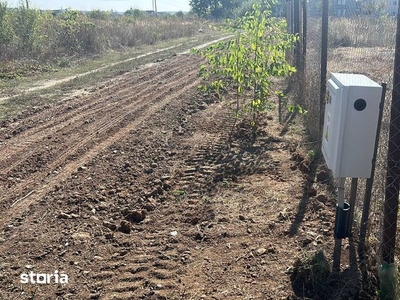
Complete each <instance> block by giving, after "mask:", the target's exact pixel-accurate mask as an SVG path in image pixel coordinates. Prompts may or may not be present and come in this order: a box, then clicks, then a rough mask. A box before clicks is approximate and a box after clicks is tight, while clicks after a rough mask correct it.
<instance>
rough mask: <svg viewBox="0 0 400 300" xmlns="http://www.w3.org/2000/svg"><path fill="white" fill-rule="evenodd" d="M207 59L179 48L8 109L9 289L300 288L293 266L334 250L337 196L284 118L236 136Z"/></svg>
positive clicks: (0, 173)
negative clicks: (204, 85)
mask: <svg viewBox="0 0 400 300" xmlns="http://www.w3.org/2000/svg"><path fill="white" fill-rule="evenodd" d="M201 63H202V61H201V59H200V58H199V57H196V56H194V55H190V54H183V55H178V56H175V57H172V58H170V59H168V60H165V61H162V62H158V63H155V64H152V65H148V66H147V67H142V68H140V69H138V70H134V71H131V72H127V73H124V74H122V75H120V76H119V77H118V78H114V79H113V80H112V81H110V82H108V83H105V84H101V85H99V86H97V87H94V88H93V89H91V92H90V93H89V94H87V95H81V96H77V97H75V98H74V99H71V100H69V101H66V102H65V101H63V102H60V103H58V104H55V105H51V106H50V105H49V106H44V107H36V108H34V109H32V110H31V111H29V112H25V113H24V114H22V115H21V116H20V117H18V118H14V119H10V120H6V121H2V123H1V124H0V125H1V126H0V195H1V203H0V205H1V214H0V259H1V260H0V283H1V285H0V298H1V299H287V298H288V297H292V298H290V299H296V297H297V296H296V293H297V292H296V291H294V287H296V283H294V280H293V278H291V276H290V270H291V269H293V265H294V263H295V261H296V258H297V256H298V253H299V252H301V251H306V252H312V251H313V250H315V249H325V250H326V251H327V252H328V253H329V252H330V251H331V249H332V238H331V229H332V218H333V213H334V201H333V200H332V199H330V197H329V194H328V191H327V190H328V188H327V187H326V185H325V184H324V183H323V182H317V180H314V178H310V176H309V175H310V166H308V165H307V160H306V155H305V154H304V150H302V149H301V147H297V146H296V145H298V144H299V141H300V139H301V137H300V134H299V133H296V132H295V133H293V132H292V133H290V134H287V128H284V127H283V125H280V124H278V123H277V121H276V118H274V117H270V118H269V120H268V123H267V126H266V127H265V130H264V131H263V132H262V133H263V134H260V136H259V138H258V139H257V141H255V142H254V143H252V144H249V143H248V142H247V141H246V139H245V135H243V136H242V135H239V136H237V137H236V138H234V140H233V142H232V143H231V144H229V147H228V135H229V129H230V126H231V125H232V120H231V117H230V114H228V109H227V106H226V105H225V104H224V103H222V102H214V99H210V98H207V97H205V96H204V95H202V94H201V93H199V92H198V91H197V88H196V87H197V85H198V84H199V83H200V80H199V78H198V76H197V72H198V67H199V66H200V64H201ZM300 133H301V132H300ZM302 151H303V152H302ZM317 195H318V196H320V197H319V198H318V197H315V196H317ZM321 195H322V196H321ZM310 197H311V198H310ZM37 274H42V275H43V276H42V275H39V277H37V276H36V275H37ZM45 274H48V275H52V276H47V275H46V276H45ZM55 274H56V275H57V276H56V275H55ZM61 275H63V276H61ZM64 275H65V276H64ZM35 276H36V277H35ZM41 276H42V277H41ZM66 276H67V277H68V283H65V282H60V279H61V278H64V279H65V277H66ZM27 278H29V280H28V281H29V282H23V281H24V280H23V279H27ZM44 278H46V280H47V281H48V282H46V283H37V282H33V281H41V280H42V281H43V280H44ZM346 295H347V296H348V294H346Z"/></svg>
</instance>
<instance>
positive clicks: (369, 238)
mask: <svg viewBox="0 0 400 300" xmlns="http://www.w3.org/2000/svg"><path fill="white" fill-rule="evenodd" d="M324 5H325V9H327V10H325V14H326V13H327V17H326V19H325V22H327V25H328V26H327V32H326V30H325V31H324V18H323V17H324V15H323V12H324ZM296 7H299V11H297V8H296ZM295 14H298V16H295ZM396 14H397V3H396V1H387V5H385V6H379V5H377V4H376V3H374V2H373V1H372V2H371V1H368V2H365V1H355V0H332V1H329V2H328V0H322V1H321V0H320V1H318V0H314V1H312V0H310V1H306V0H304V1H303V2H301V1H300V0H288V2H287V21H288V30H290V31H291V32H292V33H295V34H299V36H300V44H301V46H300V47H302V51H301V58H300V63H301V64H302V65H301V67H302V69H301V72H299V74H297V76H298V78H297V81H299V80H300V81H301V84H302V85H303V87H301V88H299V97H298V100H296V101H299V104H301V105H303V106H304V108H305V109H306V110H307V111H308V115H307V116H306V122H305V123H306V128H307V132H308V137H309V139H310V140H311V141H313V142H315V145H316V147H319V145H320V143H321V138H322V134H321V119H322V118H323V114H324V106H323V101H324V97H325V95H324V94H323V93H324V90H326V85H324V84H326V80H327V79H329V76H330V73H354V74H363V75H366V76H367V77H369V78H371V79H372V80H374V81H375V82H377V83H387V93H386V97H385V104H384V111H383V118H382V123H381V129H380V133H379V145H378V149H377V157H376V170H375V178H374V182H373V185H372V189H371V204H370V207H369V210H368V211H367V212H365V209H364V212H363V208H364V198H365V196H366V195H365V191H366V180H365V179H360V180H359V181H358V185H357V188H356V190H357V201H356V205H355V208H354V222H353V237H354V240H355V242H356V243H357V242H358V243H361V245H359V250H361V251H359V252H360V257H359V259H360V260H361V263H360V264H361V265H362V264H366V263H368V264H369V266H372V267H373V268H375V270H378V268H379V265H381V264H383V263H384V262H393V260H395V259H397V260H400V250H399V241H398V239H397V241H396V233H397V231H398V230H399V229H398V226H397V215H398V190H399V183H400V92H398V93H396V88H398V89H399V91H400V86H397V85H400V82H399V81H396V78H395V77H396V76H394V74H397V73H398V76H399V77H398V78H397V79H398V80H400V58H399V59H398V60H396V64H397V66H396V67H395V68H394V64H395V55H396V32H397V27H396V26H397V18H396V16H395V15H396ZM296 20H298V22H300V23H301V24H303V26H301V25H299V26H296V25H294V24H292V23H293V22H296ZM304 24H305V26H304ZM296 28H300V30H299V31H297V32H296ZM324 39H325V40H324ZM325 43H326V46H327V49H325V48H324V44H325ZM397 50H400V49H397ZM324 52H325V54H326V58H327V61H325V60H324ZM397 54H399V55H400V53H397ZM298 63H299V62H296V64H298ZM324 65H326V67H327V70H326V75H325V76H327V78H324V71H325V70H324ZM394 70H395V72H394ZM393 90H394V91H395V92H394V94H393ZM392 95H393V97H392ZM392 98H393V101H392ZM371 134H374V133H372V132H371ZM389 134H390V136H389ZM388 162H389V163H388ZM350 180H351V179H350V178H348V179H347V181H346V187H347V192H346V194H347V195H348V194H349V193H350ZM388 199H389V200H388ZM363 213H367V214H368V215H367V216H366V217H365V216H364V217H363ZM362 220H366V222H362ZM360 235H361V236H360ZM363 235H364V236H363ZM364 246H365V247H364ZM364 250H365V253H364V252H363V251H364ZM364 254H365V255H364ZM366 260H368V262H366ZM381 288H382V286H381Z"/></svg>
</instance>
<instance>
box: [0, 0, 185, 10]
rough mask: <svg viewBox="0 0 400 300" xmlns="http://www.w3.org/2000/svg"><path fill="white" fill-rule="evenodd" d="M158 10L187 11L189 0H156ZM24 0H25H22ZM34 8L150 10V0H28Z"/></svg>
mask: <svg viewBox="0 0 400 300" xmlns="http://www.w3.org/2000/svg"><path fill="white" fill-rule="evenodd" d="M3 1H4V0H3ZM156 1H157V10H158V11H180V10H181V11H189V10H190V7H189V0H156ZM6 2H7V3H8V6H11V7H15V6H18V4H19V3H20V0H6ZM24 2H25V1H24ZM29 3H30V4H31V5H32V7H34V8H38V9H61V8H71V9H76V10H94V9H100V10H114V11H120V12H124V11H126V10H128V9H129V8H131V7H132V8H138V9H141V10H151V9H152V7H153V6H152V3H153V1H152V0H50V1H49V0H29Z"/></svg>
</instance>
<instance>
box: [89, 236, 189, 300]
mask: <svg viewBox="0 0 400 300" xmlns="http://www.w3.org/2000/svg"><path fill="white" fill-rule="evenodd" d="M136 235H137V237H140V241H141V242H140V246H138V247H134V248H130V249H129V250H128V251H129V252H128V253H127V254H125V255H123V256H118V257H116V256H114V257H111V258H108V259H107V260H105V261H103V263H104V265H102V266H101V267H100V268H99V269H98V270H97V271H95V272H94V273H93V274H92V275H91V278H92V280H93V281H95V282H96V284H97V285H99V286H102V297H101V299H104V300H106V299H107V300H108V299H110V300H111V299H121V300H122V299H125V300H128V299H147V298H146V297H149V296H151V295H152V294H155V293H157V294H158V295H159V294H167V295H168V294H171V293H173V292H174V291H176V290H177V287H178V285H179V268H180V259H181V257H182V253H180V252H181V251H180V250H178V249H176V247H173V246H172V245H173V244H174V240H173V238H170V239H168V238H166V237H167V236H168V233H167V232H155V233H149V232H146V233H141V232H137V234H136ZM156 241H158V242H156ZM160 248H161V249H162V250H160ZM116 270H117V271H116ZM116 273H117V274H118V280H117V281H115V280H113V278H116Z"/></svg>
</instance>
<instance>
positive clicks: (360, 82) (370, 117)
mask: <svg viewBox="0 0 400 300" xmlns="http://www.w3.org/2000/svg"><path fill="white" fill-rule="evenodd" d="M381 94H382V87H381V86H380V85H379V84H378V83H376V82H374V81H372V80H371V79H369V78H368V77H366V76H364V75H359V74H342V73H332V74H331V78H330V79H329V80H328V96H327V99H326V106H325V120H324V129H323V137H322V153H323V155H324V158H325V161H326V163H327V165H328V168H329V169H331V170H332V173H333V176H334V177H354V178H369V177H370V176H371V169H372V159H373V153H374V146H375V140H376V131H377V127H378V118H379V110H380V102H381Z"/></svg>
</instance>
